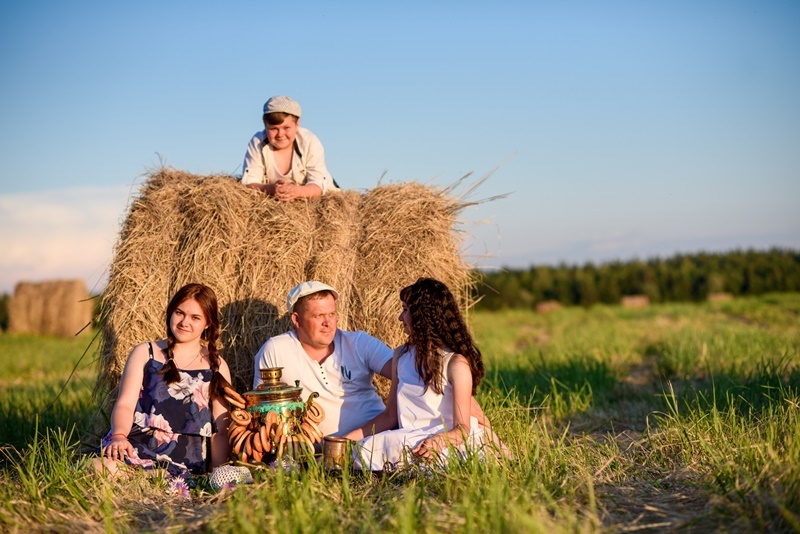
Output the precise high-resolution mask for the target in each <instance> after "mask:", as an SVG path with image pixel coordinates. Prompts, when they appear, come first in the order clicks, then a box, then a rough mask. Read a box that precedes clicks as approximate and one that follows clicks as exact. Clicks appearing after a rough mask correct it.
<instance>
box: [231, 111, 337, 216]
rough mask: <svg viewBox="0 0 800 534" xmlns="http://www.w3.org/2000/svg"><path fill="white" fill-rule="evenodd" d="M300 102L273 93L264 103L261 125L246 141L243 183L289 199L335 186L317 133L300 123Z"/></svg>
mask: <svg viewBox="0 0 800 534" xmlns="http://www.w3.org/2000/svg"><path fill="white" fill-rule="evenodd" d="M300 115H301V109H300V104H298V103H297V102H295V101H294V100H292V99H291V98H289V97H288V96H273V97H272V98H270V99H269V100H267V103H266V104H264V114H263V116H262V120H263V122H264V129H263V130H262V131H260V132H257V133H256V134H255V135H254V136H253V138H252V139H251V140H250V143H249V144H248V145H247V153H246V154H245V156H244V167H243V169H244V170H243V173H242V183H243V184H245V185H246V186H247V187H249V188H251V189H255V190H257V191H261V192H263V193H266V194H267V195H272V196H274V197H275V198H277V199H278V200H283V201H285V202H289V201H292V200H296V199H298V198H310V197H318V196H320V195H324V194H325V193H326V192H328V191H330V190H334V189H336V188H337V187H336V182H335V181H334V180H333V177H332V176H331V173H329V172H328V169H327V167H326V166H325V151H324V150H323V148H322V143H320V141H319V139H317V136H316V135H314V134H313V133H311V132H310V131H309V130H306V129H305V128H301V127H300Z"/></svg>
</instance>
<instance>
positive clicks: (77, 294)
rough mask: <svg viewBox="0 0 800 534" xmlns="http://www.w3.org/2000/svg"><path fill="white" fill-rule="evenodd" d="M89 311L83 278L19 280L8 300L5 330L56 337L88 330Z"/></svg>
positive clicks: (90, 310) (90, 309)
mask: <svg viewBox="0 0 800 534" xmlns="http://www.w3.org/2000/svg"><path fill="white" fill-rule="evenodd" d="M92 311H93V304H92V300H91V296H90V295H89V292H88V291H87V290H86V284H85V283H84V282H83V280H50V281H46V282H19V283H18V284H17V285H16V287H15V288H14V296H13V297H12V298H11V301H10V302H9V303H8V315H9V317H8V332H10V333H17V334H46V335H51V336H60V337H70V336H75V335H78V334H80V333H88V332H89V331H90V329H88V328H86V327H87V326H89V325H90V324H91V322H92Z"/></svg>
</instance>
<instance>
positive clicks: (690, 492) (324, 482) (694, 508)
mask: <svg viewBox="0 0 800 534" xmlns="http://www.w3.org/2000/svg"><path fill="white" fill-rule="evenodd" d="M470 322H471V325H472V327H473V330H474V332H475V335H476V338H477V341H478V344H479V346H480V347H481V350H482V352H483V354H484V358H485V361H486V369H487V376H486V378H485V380H484V382H483V384H482V385H481V387H480V389H479V394H478V399H479V401H480V402H481V404H482V406H484V409H485V411H486V412H487V414H488V415H489V416H490V418H491V420H492V421H493V424H494V426H495V428H496V430H497V431H498V433H499V434H500V435H501V436H502V438H503V439H504V441H505V442H506V443H507V444H508V446H509V447H510V448H511V450H512V451H513V453H514V458H513V459H510V460H499V461H496V460H492V459H489V460H484V461H478V459H477V458H468V459H467V460H466V461H464V462H451V463H450V465H449V467H448V469H447V470H446V471H435V472H430V471H426V470H402V471H399V472H396V473H391V474H384V475H381V476H377V475H372V474H362V473H349V472H346V473H343V474H335V473H327V472H325V471H324V470H323V469H321V468H318V467H316V466H311V467H310V468H308V469H305V470H302V471H292V472H284V471H283V470H281V469H279V470H256V471H255V472H254V475H255V478H256V483H255V484H251V485H245V486H239V487H237V488H236V489H235V491H232V492H227V493H223V494H212V493H208V492H203V491H200V490H199V489H196V490H194V492H193V497H192V499H188V500H184V499H180V498H177V497H174V496H171V495H170V494H169V492H168V491H167V488H166V483H165V481H164V480H161V479H148V478H146V477H144V476H141V475H135V476H133V477H132V478H130V479H128V480H126V481H124V482H122V481H113V480H111V481H110V480H106V479H104V478H103V477H99V476H92V475H91V474H90V473H89V471H88V469H87V462H88V459H87V458H85V457H83V456H81V455H80V454H79V451H81V450H82V448H83V445H82V444H81V443H80V441H81V439H83V440H84V441H90V440H86V439H85V437H84V436H85V430H86V429H87V428H88V422H89V421H91V420H92V419H93V418H94V417H96V416H97V409H96V407H95V405H94V401H93V400H92V398H91V390H92V387H93V384H94V377H95V376H96V375H95V371H94V369H93V362H92V361H91V360H92V358H93V357H94V353H93V352H92V351H90V352H89V354H87V356H85V357H84V358H83V360H82V361H81V363H80V364H79V365H78V369H77V371H76V377H75V378H73V379H72V380H70V381H69V383H68V384H67V385H66V387H65V388H64V391H63V392H62V393H61V394H60V396H58V398H57V399H56V397H57V395H58V394H59V392H60V391H61V389H62V387H63V386H64V383H65V380H66V378H67V377H68V376H69V374H70V372H71V371H72V369H73V367H75V366H76V363H77V362H78V361H79V360H80V358H81V355H82V354H83V352H84V349H86V345H87V344H88V339H87V338H82V339H78V340H76V339H72V340H58V339H51V338H47V339H46V338H38V337H30V336H28V337H22V336H8V335H6V336H0V353H2V354H3V356H2V359H0V376H1V377H2V378H0V417H1V418H2V419H0V432H2V439H1V440H0V441H2V443H3V448H2V450H1V451H0V452H2V454H0V530H8V531H20V532H22V531H29V530H68V531H71V530H81V531H87V530H88V531H119V532H126V531H140V530H145V531H154V530H164V529H176V530H189V531H195V530H201V531H214V532H217V531H220V532H263V531H265V530H269V531H275V532H318V531H331V530H335V531H342V532H375V531H381V532H382V531H388V532H415V533H416V532H442V531H447V532H452V531H456V532H487V531H491V532H547V533H554V532H596V531H609V532H619V531H634V530H646V531H658V530H664V531H673V530H680V529H684V530H688V531H698V532H706V531H726V532H730V531H733V532H751V531H800V483H799V482H798V481H800V295H798V294H785V295H766V296H763V297H759V298H751V299H736V300H733V301H730V302H721V303H702V304H672V305H659V306H651V307H650V308H646V309H641V310H631V309H623V308H619V307H614V306H595V307H592V308H590V309H582V308H568V309H562V310H559V311H556V312H553V313H550V314H547V315H537V314H535V313H532V312H525V311H519V310H511V311H503V312H497V313H485V312H484V313H475V312H473V313H471V314H470ZM37 425H38V426H37Z"/></svg>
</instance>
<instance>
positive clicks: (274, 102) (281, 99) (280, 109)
mask: <svg viewBox="0 0 800 534" xmlns="http://www.w3.org/2000/svg"><path fill="white" fill-rule="evenodd" d="M267 113H288V114H289V115H294V116H295V117H297V118H298V119H299V118H300V113H301V111H300V104H298V103H297V101H295V100H292V99H291V98H289V97H288V96H273V97H272V98H270V99H269V100H267V103H266V104H264V115H266V114H267Z"/></svg>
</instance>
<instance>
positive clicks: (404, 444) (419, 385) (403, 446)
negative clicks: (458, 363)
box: [354, 347, 483, 471]
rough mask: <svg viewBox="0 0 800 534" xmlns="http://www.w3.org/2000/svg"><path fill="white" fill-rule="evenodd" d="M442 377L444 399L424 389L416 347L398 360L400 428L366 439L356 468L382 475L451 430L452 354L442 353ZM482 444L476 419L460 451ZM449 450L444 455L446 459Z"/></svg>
mask: <svg viewBox="0 0 800 534" xmlns="http://www.w3.org/2000/svg"><path fill="white" fill-rule="evenodd" d="M442 354H443V360H444V361H443V362H442V373H443V374H444V377H443V378H444V389H443V391H444V393H443V394H442V395H440V394H438V393H436V392H434V391H433V388H431V387H429V388H427V390H426V389H425V384H424V383H423V382H422V378H421V377H420V376H419V373H417V370H416V368H415V366H414V361H415V359H416V351H415V349H414V347H412V348H411V350H410V351H408V352H406V353H405V354H403V355H402V356H400V357H399V359H398V361H397V419H398V423H399V428H398V429H396V430H387V431H385V432H381V433H379V434H375V435H373V436H367V437H365V438H363V439H361V440H360V441H359V442H358V446H357V447H355V448H354V456H355V457H354V464H355V466H356V468H359V469H361V468H365V467H367V468H369V469H370V470H372V471H382V470H384V469H385V468H387V467H390V468H393V467H397V466H398V465H399V464H402V463H404V462H406V463H410V462H412V461H413V459H414V455H413V454H412V453H411V449H413V448H414V447H415V446H416V445H417V444H418V443H419V442H420V441H422V440H423V439H425V438H427V437H429V436H432V435H434V434H438V433H440V432H442V431H445V430H450V429H452V428H453V427H454V426H455V424H454V421H453V384H451V383H450V382H449V381H448V380H447V365H448V364H449V362H450V358H451V357H452V356H453V353H452V352H450V351H442ZM482 442H483V429H482V428H481V427H480V426H479V425H478V420H477V419H476V418H475V417H470V430H469V436H468V437H467V439H466V440H465V442H464V443H463V444H462V445H460V446H459V447H458V449H459V450H461V451H462V452H466V450H467V448H468V447H469V448H470V450H477V449H479V448H480V447H481V445H482ZM448 452H449V450H448V449H444V450H443V451H442V453H441V454H442V455H443V457H446V456H447V454H448Z"/></svg>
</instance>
